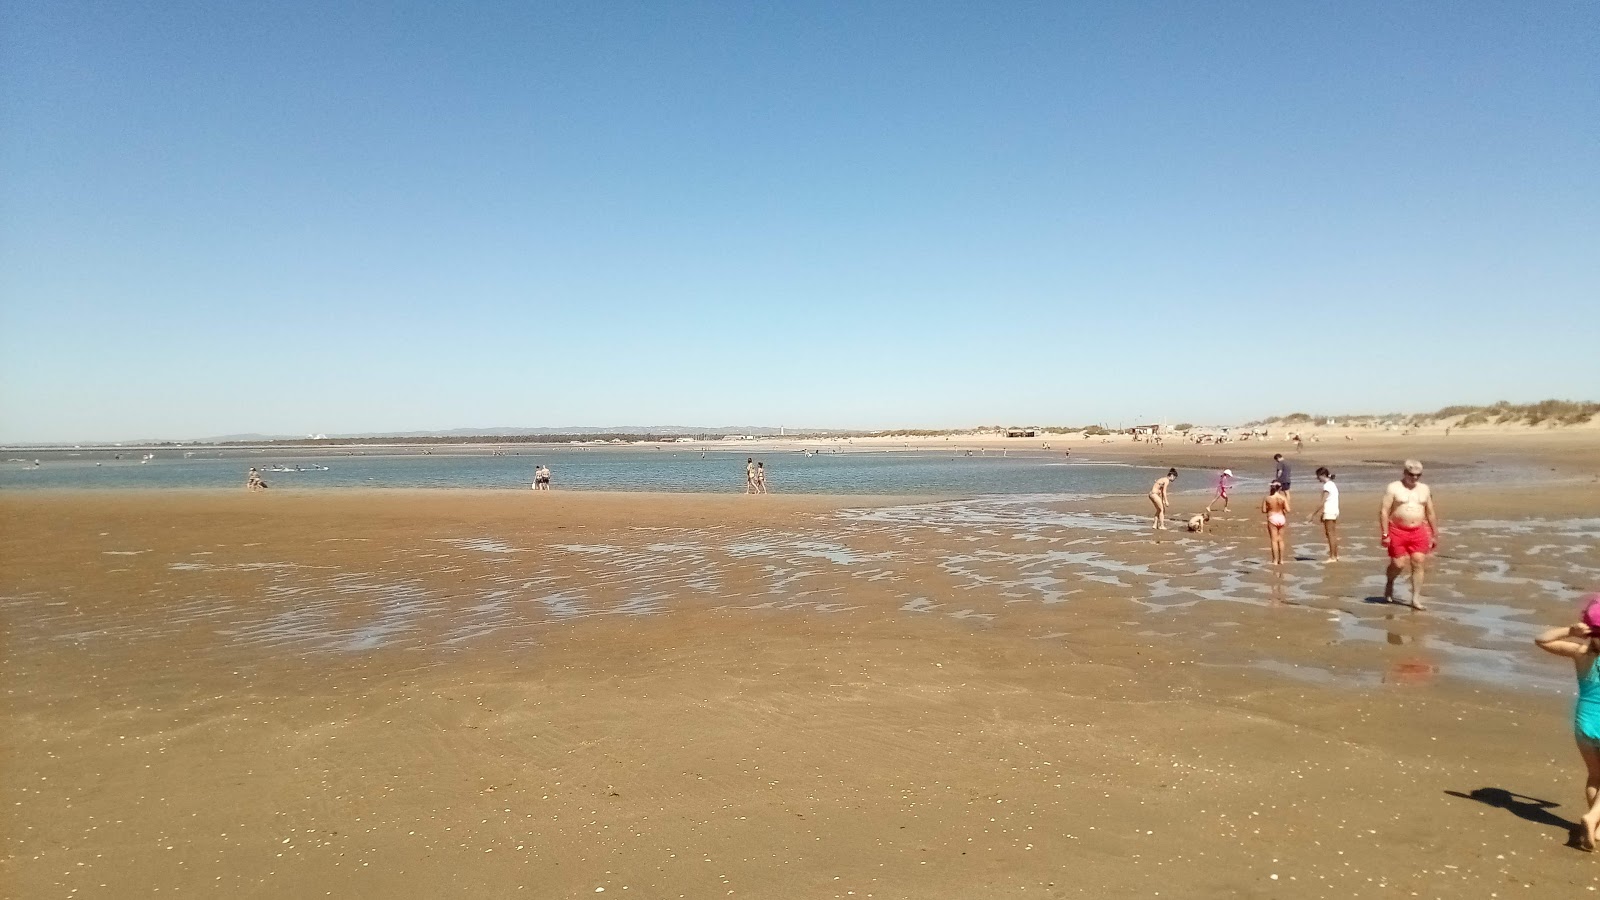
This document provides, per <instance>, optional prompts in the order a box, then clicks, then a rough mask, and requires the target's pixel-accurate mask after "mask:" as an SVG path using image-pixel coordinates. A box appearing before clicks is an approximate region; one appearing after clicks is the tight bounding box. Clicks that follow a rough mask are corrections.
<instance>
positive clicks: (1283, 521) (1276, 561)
mask: <svg viewBox="0 0 1600 900" xmlns="http://www.w3.org/2000/svg"><path fill="white" fill-rule="evenodd" d="M1261 511H1262V512H1263V513H1266V515H1267V542H1268V544H1269V545H1270V547H1271V550H1272V564H1273V565H1275V566H1281V565H1283V556H1284V553H1283V545H1284V534H1283V532H1284V529H1286V528H1288V527H1289V495H1288V494H1287V493H1285V492H1284V490H1283V485H1281V484H1279V483H1277V482H1276V481H1274V482H1273V483H1272V484H1270V485H1268V486H1267V497H1266V499H1265V500H1262V501H1261Z"/></svg>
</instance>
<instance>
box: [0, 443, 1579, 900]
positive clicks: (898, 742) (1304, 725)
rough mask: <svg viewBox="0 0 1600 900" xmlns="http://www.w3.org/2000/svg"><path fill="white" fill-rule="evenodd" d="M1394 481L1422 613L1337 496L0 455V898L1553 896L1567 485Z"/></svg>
mask: <svg viewBox="0 0 1600 900" xmlns="http://www.w3.org/2000/svg"><path fill="white" fill-rule="evenodd" d="M1450 440H1455V438H1451V439H1450ZM1456 446H1461V445H1456ZM1143 449H1144V448H1139V452H1143ZM1165 449H1166V450H1167V451H1168V454H1169V455H1168V456H1164V457H1163V460H1165V459H1167V458H1171V457H1170V454H1171V453H1172V451H1174V450H1176V449H1178V448H1176V447H1174V446H1173V445H1171V444H1169V445H1168V446H1167V448H1165ZM1209 449H1210V448H1198V449H1197V450H1196V451H1193V452H1195V453H1198V454H1203V453H1205V452H1206V451H1208V450H1209ZM1468 449H1469V450H1470V448H1468ZM1185 452H1190V451H1185ZM1307 452H1308V453H1309V452H1310V450H1309V449H1308V451H1307ZM1551 452H1552V456H1551V457H1550V458H1551V459H1552V460H1553V462H1552V463H1551V464H1552V465H1554V466H1556V467H1558V468H1561V469H1562V472H1563V474H1565V475H1566V476H1567V477H1569V478H1571V477H1575V476H1578V475H1580V474H1581V471H1582V469H1583V467H1584V466H1585V465H1587V464H1592V463H1593V458H1592V457H1593V454H1592V453H1591V454H1590V456H1589V457H1588V458H1587V460H1586V459H1585V457H1584V456H1583V454H1582V453H1581V452H1578V451H1574V453H1573V455H1572V456H1571V457H1570V458H1568V457H1565V456H1562V453H1563V452H1565V451H1562V450H1561V449H1560V448H1559V447H1558V448H1554V449H1553V450H1552V451H1551ZM1401 455H1409V454H1401ZM1434 455H1438V454H1437V453H1435V454H1434ZM1467 455H1470V452H1469V453H1467ZM1174 461H1177V460H1176V459H1174ZM1192 461H1193V464H1196V465H1201V464H1207V463H1209V460H1207V459H1202V458H1200V457H1199V456H1196V457H1194V458H1193V460H1192ZM1351 461H1352V462H1354V461H1355V459H1354V458H1352V460H1351ZM1297 474H1298V473H1297ZM1306 475H1309V472H1307V473H1306ZM1302 477H1304V476H1302ZM1438 489H1439V490H1440V493H1441V505H1442V508H1443V509H1444V512H1445V515H1446V530H1445V544H1444V547H1443V552H1442V558H1441V559H1440V560H1439V566H1440V577H1439V578H1438V580H1437V582H1436V589H1435V590H1434V591H1433V592H1432V594H1431V597H1432V599H1433V600H1434V601H1435V603H1434V605H1435V607H1436V610H1435V611H1433V612H1429V613H1424V614H1419V613H1414V612H1411V611H1408V610H1404V609H1399V608H1395V607H1390V606H1384V605H1379V604H1374V603H1371V602H1367V600H1366V598H1367V597H1369V596H1370V595H1371V594H1373V593H1375V592H1376V587H1377V586H1378V585H1379V584H1380V583H1381V570H1382V562H1381V557H1380V552H1381V551H1380V548H1378V547H1377V546H1376V543H1375V540H1374V535H1373V534H1372V532H1373V530H1374V529H1373V527H1372V524H1371V520H1372V514H1371V509H1372V507H1373V505H1374V504H1375V503H1376V499H1377V498H1376V497H1375V496H1373V495H1370V494H1368V493H1362V492H1359V491H1350V492H1348V493H1347V494H1346V496H1345V498H1344V509H1345V517H1346V522H1347V526H1346V528H1347V534H1348V539H1347V549H1346V553H1345V555H1346V557H1347V560H1346V561H1345V562H1343V563H1341V564H1340V565H1338V566H1325V565H1324V564H1323V563H1322V562H1321V561H1320V560H1321V558H1322V552H1321V549H1320V545H1318V544H1317V543H1316V542H1315V535H1314V534H1313V531H1314V529H1313V527H1312V526H1309V525H1304V524H1301V523H1302V522H1303V518H1301V517H1299V516H1297V517H1296V525H1295V527H1294V529H1293V532H1294V533H1293V535H1292V539H1293V540H1294V542H1295V544H1296V547H1297V551H1298V553H1299V556H1300V558H1299V559H1297V560H1296V561H1294V562H1292V563H1290V564H1289V565H1288V566H1287V567H1286V571H1285V573H1284V574H1283V575H1282V576H1281V577H1280V576H1276V575H1274V574H1273V573H1272V572H1271V571H1270V570H1269V569H1268V568H1267V567H1265V566H1264V565H1262V557H1263V555H1264V547H1263V543H1264V541H1263V539H1262V538H1261V536H1260V534H1259V526H1258V523H1257V521H1256V520H1257V518H1258V516H1256V515H1255V514H1253V513H1250V512H1247V511H1246V510H1245V509H1241V508H1240V507H1248V505H1249V502H1248V500H1247V499H1246V498H1241V502H1240V503H1239V504H1238V506H1236V508H1235V512H1234V514H1233V515H1232V516H1231V517H1228V518H1226V519H1223V520H1221V521H1220V522H1219V528H1218V532H1217V533H1216V534H1212V535H1206V536H1203V537H1193V536H1188V535H1183V534H1181V533H1173V534H1169V535H1164V536H1162V538H1161V539H1160V540H1153V539H1152V536H1151V535H1150V533H1149V532H1148V531H1147V530H1146V528H1147V519H1145V518H1144V515H1145V513H1146V511H1147V510H1146V509H1145V506H1146V504H1145V501H1144V500H1143V498H1139V497H1133V498H1108V499H1105V500H1100V501H1095V502H1093V503H1086V504H1078V505H1076V506H1073V507H1072V508H1066V507H1063V506H1060V505H1051V504H1047V503H1040V502H1037V501H1031V500H1026V499H1020V500H1019V499H1015V498H1013V499H997V500H984V501H970V502H964V501H938V502H923V503H916V502H912V501H894V500H887V499H880V500H874V501H863V500H862V499H860V498H851V499H830V498H805V497H761V498H752V497H744V496H703V495H679V496H661V495H656V496H651V495H615V494H609V495H608V494H563V493H552V494H545V495H535V494H532V492H527V491H522V492H516V493H511V492H506V493H474V492H464V491H463V492H436V493H430V492H383V493H376V492H374V493H368V492H326V493H306V494H276V493H269V494H259V495H250V494H246V493H244V492H239V493H232V494H227V495H220V494H209V493H181V494H161V495H157V494H94V493H83V494H43V493H38V494H11V495H8V496H6V497H4V498H0V517H3V519H0V520H3V521H4V523H5V526H4V528H5V531H4V541H3V552H4V556H3V562H4V574H3V576H0V617H3V619H0V621H3V626H4V641H5V645H4V646H5V655H4V664H3V665H4V669H3V671H4V675H5V680H6V696H5V700H6V703H5V707H4V710H3V723H4V735H5V737H4V747H3V749H4V754H5V766H4V772H3V775H0V789H3V800H4V818H3V822H4V836H5V857H4V862H3V868H0V891H3V892H4V893H5V895H6V896H12V897H27V898H38V897H94V896H100V897H127V896H169V895H172V894H177V895H179V896H205V897H312V896H334V897H353V896H361V897H417V898H424V897H427V898H431V897H441V896H471V897H511V896H529V897H577V896H580V895H581V896H595V895H596V894H597V893H601V890H600V889H603V893H604V894H605V895H607V896H619V895H620V896H623V897H641V898H672V897H683V898H707V897H727V896H733V897H741V896H742V897H758V898H766V897H780V898H781V897H796V898H800V897H804V898H813V897H824V898H826V897H858V898H867V897H874V898H928V897H941V898H943V897H950V898H968V897H971V898H980V897H994V896H1001V895H1004V896H1017V897H1029V896H1041V897H1058V896H1060V897H1066V896H1072V897H1077V896H1085V897H1091V896H1092V897H1099V896H1157V895H1159V896H1177V897H1197V896H1200V897H1210V896H1242V897H1352V896H1370V897H1389V896H1394V897H1409V896H1413V895H1415V896H1424V897H1433V896H1463V897H1489V896H1501V897H1553V896H1587V895H1588V892H1590V891H1594V890H1595V889H1596V888H1597V887H1600V859H1596V858H1595V857H1594V856H1592V855H1587V854H1584V853H1581V852H1579V851H1576V850H1571V849H1566V848H1564V846H1563V845H1564V843H1565V842H1566V840H1567V831H1566V829H1567V828H1568V827H1569V825H1570V823H1571V822H1572V821H1573V820H1575V819H1576V818H1577V816H1578V814H1579V813H1580V811H1581V810H1580V804H1581V799H1582V794H1581V787H1582V786H1581V774H1580V773H1581V766H1580V764H1579V762H1578V759H1577V755H1576V753H1575V751H1574V750H1573V748H1572V745H1571V737H1570V725H1569V723H1568V715H1569V712H1568V710H1569V706H1568V704H1569V703H1570V696H1569V694H1570V691H1569V690H1568V683H1569V682H1570V680H1571V675H1570V671H1569V669H1567V668H1564V665H1565V664H1564V663H1563V661H1561V660H1558V659H1555V658H1553V657H1552V658H1541V656H1540V655H1539V654H1538V653H1537V651H1536V650H1534V649H1533V648H1532V647H1531V645H1530V644H1529V643H1528V637H1529V635H1531V633H1532V632H1533V630H1534V629H1535V627H1536V624H1537V623H1541V622H1546V621H1565V620H1570V619H1571V618H1572V615H1573V604H1574V602H1575V598H1576V597H1577V596H1578V593H1579V592H1580V591H1584V590H1592V589H1595V588H1597V587H1600V550H1597V543H1600V523H1597V522H1596V521H1595V519H1594V516H1595V512H1594V511H1595V510H1596V509H1597V508H1600V502H1597V501H1600V488H1596V487H1593V486H1589V485H1585V484H1577V485H1572V484H1569V485H1567V486H1564V487H1539V488H1531V489H1517V488H1513V487H1507V488H1475V489H1473V490H1472V491H1470V492H1468V491H1466V490H1464V489H1463V490H1459V491H1455V492H1452V491H1450V490H1449V489H1448V487H1447V486H1443V485H1441V486H1440V487H1439V488H1438ZM1181 499H1182V502H1181V503H1180V511H1182V510H1183V507H1184V505H1186V504H1187V505H1196V504H1197V502H1196V500H1195V497H1194V496H1186V497H1184V498H1181ZM1253 499H1254V498H1249V500H1253ZM1203 502H1204V501H1203V498H1201V499H1199V500H1198V503H1203ZM1301 505H1302V506H1303V505H1304V501H1302V504H1301ZM1474 792H1477V794H1476V796H1477V798H1478V799H1476V800H1475V799H1473V796H1472V795H1473V794H1474ZM1507 792H1510V793H1507ZM1513 794H1515V795H1526V796H1527V797H1529V798H1532V799H1528V800H1519V799H1517V797H1515V796H1511V795H1513Z"/></svg>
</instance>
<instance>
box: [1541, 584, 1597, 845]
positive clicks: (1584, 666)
mask: <svg viewBox="0 0 1600 900" xmlns="http://www.w3.org/2000/svg"><path fill="white" fill-rule="evenodd" d="M1533 642H1534V644H1536V645H1538V647H1539V649H1540V650H1543V651H1545V652H1547V653H1554V654H1555V655H1557V656H1565V657H1567V658H1569V659H1571V660H1572V667H1573V670H1574V673H1575V674H1576V675H1577V676H1578V703H1577V706H1576V708H1574V709H1573V713H1572V732H1573V737H1575V738H1576V739H1577V742H1578V754H1579V755H1580V756H1582V757H1583V765H1584V768H1585V769H1587V770H1588V776H1587V778H1586V779H1585V781H1584V786H1583V794H1584V799H1585V800H1587V801H1588V803H1587V806H1586V808H1587V810H1588V811H1587V812H1585V813H1584V814H1583V818H1581V819H1580V820H1579V821H1580V822H1581V823H1582V824H1581V825H1580V828H1579V831H1578V833H1577V834H1576V835H1575V837H1577V844H1578V847H1579V849H1582V850H1588V851H1590V852H1593V851H1594V847H1595V840H1596V834H1595V832H1596V830H1597V829H1600V665H1596V662H1597V661H1600V594H1591V595H1590V596H1589V603H1588V605H1587V606H1585V607H1584V610H1583V620H1582V621H1580V622H1578V623H1577V624H1575V625H1565V626H1562V627H1560V628H1552V629H1550V630H1549V631H1546V632H1544V633H1543V634H1541V635H1539V636H1538V637H1536V638H1534V639H1533Z"/></svg>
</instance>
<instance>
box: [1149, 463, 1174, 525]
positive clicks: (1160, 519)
mask: <svg viewBox="0 0 1600 900" xmlns="http://www.w3.org/2000/svg"><path fill="white" fill-rule="evenodd" d="M1177 480H1178V470H1177V469H1168V470H1167V474H1165V475H1163V476H1161V477H1160V478H1157V479H1156V483H1155V484H1153V485H1151V486H1150V504H1151V505H1152V506H1154V507H1155V508H1156V518H1155V522H1154V523H1153V524H1154V526H1155V530H1157V531H1165V530H1166V529H1167V507H1168V506H1169V505H1171V501H1170V500H1169V499H1168V498H1167V490H1168V488H1170V487H1171V486H1172V483H1173V482H1174V481H1177Z"/></svg>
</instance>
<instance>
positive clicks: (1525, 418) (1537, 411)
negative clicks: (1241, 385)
mask: <svg viewBox="0 0 1600 900" xmlns="http://www.w3.org/2000/svg"><path fill="white" fill-rule="evenodd" d="M1596 415H1600V403H1596V402H1592V401H1574V400H1542V401H1540V402H1538V403H1522V404H1513V403H1509V402H1507V401H1505V400H1502V401H1500V402H1499V403H1495V404H1493V405H1491V406H1446V407H1445V408H1443V409H1441V410H1438V411H1437V412H1431V413H1388V414H1384V415H1371V414H1365V415H1344V416H1323V415H1315V416H1313V415H1307V414H1306V413H1291V414H1289V415H1287V416H1272V417H1270V418H1266V419H1261V420H1259V421H1255V422H1246V423H1245V427H1251V426H1255V425H1286V426H1293V425H1313V424H1316V423H1318V422H1325V421H1327V420H1329V419H1333V420H1334V421H1337V422H1340V423H1345V424H1349V423H1358V422H1364V423H1372V422H1377V423H1382V424H1387V425H1403V426H1407V427H1412V428H1416V427H1421V426H1423V425H1435V424H1439V423H1441V422H1444V423H1448V422H1449V420H1451V419H1454V420H1456V421H1455V422H1454V423H1451V424H1453V427H1455V428H1471V427H1473V426H1475V425H1546V426H1549V427H1552V428H1553V427H1556V426H1558V425H1582V424H1584V423H1586V422H1589V421H1590V420H1592V419H1593V418H1594V417H1595V416H1596Z"/></svg>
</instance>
